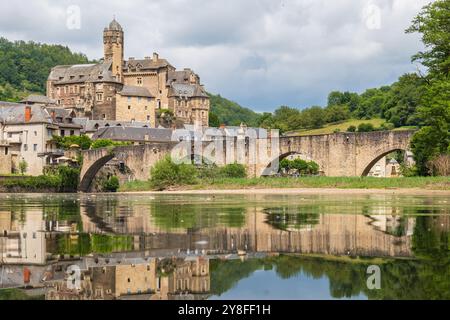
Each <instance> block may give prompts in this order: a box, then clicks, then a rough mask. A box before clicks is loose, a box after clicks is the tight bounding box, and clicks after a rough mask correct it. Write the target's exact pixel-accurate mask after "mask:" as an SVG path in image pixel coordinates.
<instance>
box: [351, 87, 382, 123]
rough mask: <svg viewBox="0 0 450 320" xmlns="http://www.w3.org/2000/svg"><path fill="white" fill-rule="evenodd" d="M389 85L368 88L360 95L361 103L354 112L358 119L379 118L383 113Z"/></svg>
mask: <svg viewBox="0 0 450 320" xmlns="http://www.w3.org/2000/svg"><path fill="white" fill-rule="evenodd" d="M389 90H390V87H389V86H384V87H381V88H379V89H368V90H366V91H365V92H364V93H363V94H362V95H361V97H360V103H359V105H358V107H357V108H356V109H355V111H354V112H353V113H354V115H355V116H356V117H357V118H358V119H367V120H368V119H372V118H378V117H380V116H381V115H382V112H383V109H384V105H385V103H386V100H387V95H388V92H389Z"/></svg>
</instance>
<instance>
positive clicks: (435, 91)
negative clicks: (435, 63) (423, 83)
mask: <svg viewBox="0 0 450 320" xmlns="http://www.w3.org/2000/svg"><path fill="white" fill-rule="evenodd" d="M419 116H420V118H421V119H423V120H422V125H423V127H422V128H421V129H420V130H419V131H418V132H417V133H416V134H415V135H414V137H413V139H412V142H411V148H412V151H413V153H414V157H415V160H416V166H417V168H418V171H419V173H420V174H422V175H428V174H429V173H430V172H429V169H430V168H429V162H430V161H431V160H432V159H434V158H436V157H437V156H439V155H441V154H446V153H450V152H449V151H450V150H449V147H450V81H448V80H442V81H433V84H432V85H430V86H428V87H427V91H426V93H425V95H424V98H423V100H422V106H421V107H420V108H419Z"/></svg>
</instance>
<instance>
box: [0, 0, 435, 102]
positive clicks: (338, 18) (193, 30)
mask: <svg viewBox="0 0 450 320" xmlns="http://www.w3.org/2000/svg"><path fill="white" fill-rule="evenodd" d="M428 1H429V0H417V1H410V0H334V1H329V0H246V1H240V0H227V1H222V0H221V1H219V0H191V1H188V0H152V1H146V0H134V1H122V0H96V1H94V0H70V1H69V0H63V1H56V0H32V1H25V0H16V1H15V3H14V5H13V6H12V5H9V4H8V3H7V2H6V1H2V2H1V3H0V36H4V37H7V38H10V39H24V40H35V41H41V42H49V43H61V44H64V45H68V46H70V47H71V48H72V49H73V50H75V51H82V52H85V53H87V54H88V55H89V57H90V58H99V57H101V55H102V41H101V36H102V30H103V28H104V27H105V26H106V25H107V24H108V23H109V21H110V20H111V19H112V17H113V15H116V16H117V19H118V20H119V22H120V23H121V24H122V26H123V27H124V29H125V32H126V39H125V40H126V53H125V54H126V55H127V56H135V57H144V56H147V55H150V54H151V53H152V52H153V51H158V52H159V53H160V54H161V56H163V57H165V58H167V59H169V60H170V61H171V63H172V64H174V65H175V66H177V67H180V68H183V67H192V68H194V69H195V70H196V72H198V73H199V74H200V75H201V77H202V81H203V82H204V84H205V85H206V87H207V88H208V90H210V91H212V92H215V93H221V94H222V95H223V96H226V97H229V98H231V99H233V100H235V101H237V102H239V103H241V104H243V105H246V106H249V107H252V108H254V109H257V110H259V111H265V110H266V111H267V110H273V109H274V108H276V107H277V106H279V105H292V106H297V107H305V106H309V105H317V104H323V103H325V101H326V96H327V94H328V93H329V91H331V90H335V89H338V90H352V91H361V90H364V89H365V88H370V87H375V86H379V85H383V84H389V83H390V82H393V81H395V80H396V78H397V77H398V76H400V75H401V74H402V73H404V72H408V71H413V70H415V68H416V67H415V66H414V65H412V64H411V63H410V56H411V55H412V54H414V53H415V52H417V51H418V50H420V49H421V44H420V41H419V38H418V37H417V36H415V35H405V34H404V30H405V29H406V28H407V27H408V26H409V24H410V21H411V19H412V18H413V16H414V15H416V14H417V12H418V11H419V10H420V8H421V7H422V6H423V5H425V4H426V3H427V2H428ZM369 4H372V5H376V6H377V7H378V8H379V9H380V17H381V24H380V29H375V30H372V29H370V28H368V27H367V25H366V23H365V21H364V16H363V12H364V8H365V7H366V6H367V5H369ZM69 5H78V6H79V7H80V9H81V22H82V27H81V29H80V30H69V29H67V28H66V20H67V13H66V10H67V7H68V6H69Z"/></svg>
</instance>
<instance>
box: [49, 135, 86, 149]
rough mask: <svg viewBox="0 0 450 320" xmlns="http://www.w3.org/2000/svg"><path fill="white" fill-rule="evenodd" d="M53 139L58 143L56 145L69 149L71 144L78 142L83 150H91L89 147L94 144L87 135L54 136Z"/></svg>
mask: <svg viewBox="0 0 450 320" xmlns="http://www.w3.org/2000/svg"><path fill="white" fill-rule="evenodd" d="M53 141H54V142H55V143H56V146H57V147H58V148H60V149H69V148H70V146H72V145H74V144H76V145H78V146H79V147H80V148H81V149H82V150H89V148H90V147H91V145H92V140H91V138H89V137H88V136H86V135H81V136H67V137H60V136H55V137H53Z"/></svg>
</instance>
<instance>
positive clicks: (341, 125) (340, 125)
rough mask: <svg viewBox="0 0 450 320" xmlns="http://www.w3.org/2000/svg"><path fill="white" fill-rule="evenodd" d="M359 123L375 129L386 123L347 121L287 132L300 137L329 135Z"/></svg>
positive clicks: (378, 121) (376, 120)
mask: <svg viewBox="0 0 450 320" xmlns="http://www.w3.org/2000/svg"><path fill="white" fill-rule="evenodd" d="M361 123H371V124H372V125H373V126H374V127H375V128H379V127H380V126H381V125H382V124H383V123H386V120H384V119H370V120H355V119H352V120H349V121H345V122H342V123H336V124H331V125H327V126H325V127H323V128H320V129H313V130H300V131H295V132H289V133H288V135H300V136H310V135H320V134H331V133H334V132H335V131H336V130H340V131H341V132H346V131H347V129H348V128H349V127H350V126H355V127H358V126H359V125H360V124H361Z"/></svg>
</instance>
